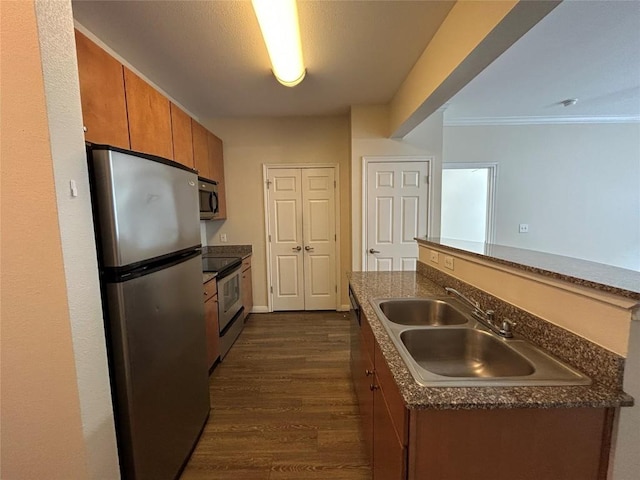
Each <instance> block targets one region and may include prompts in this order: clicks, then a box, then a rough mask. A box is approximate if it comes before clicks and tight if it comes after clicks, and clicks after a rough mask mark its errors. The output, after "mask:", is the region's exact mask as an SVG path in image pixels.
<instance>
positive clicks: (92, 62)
mask: <svg viewBox="0 0 640 480" xmlns="http://www.w3.org/2000/svg"><path fill="white" fill-rule="evenodd" d="M75 35H76V51H77V55H78V76H79V79H80V100H81V102H82V120H83V123H84V126H85V127H86V129H87V131H86V133H85V135H84V138H85V140H86V141H88V142H92V143H104V144H107V145H113V146H114V147H120V148H126V149H128V148H130V144H129V124H128V121H127V105H126V101H125V96H124V77H123V75H124V74H123V67H122V64H121V63H120V62H118V61H117V60H116V59H115V58H113V57H112V56H111V55H109V54H108V53H107V52H105V51H104V50H102V49H101V48H100V47H98V46H97V45H96V44H95V43H93V42H92V41H91V40H89V39H88V38H87V37H85V36H84V35H83V34H82V33H80V32H78V31H77V30H76V31H75Z"/></svg>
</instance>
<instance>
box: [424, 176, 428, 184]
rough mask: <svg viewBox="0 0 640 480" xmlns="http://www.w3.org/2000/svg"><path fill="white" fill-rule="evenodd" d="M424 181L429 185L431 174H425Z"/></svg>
mask: <svg viewBox="0 0 640 480" xmlns="http://www.w3.org/2000/svg"><path fill="white" fill-rule="evenodd" d="M424 183H426V184H427V185H429V175H425V176H424Z"/></svg>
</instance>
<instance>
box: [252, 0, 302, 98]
mask: <svg viewBox="0 0 640 480" xmlns="http://www.w3.org/2000/svg"><path fill="white" fill-rule="evenodd" d="M251 3H252V4H253V10H254V11H255V12H256V17H258V23H259V24H260V30H262V37H263V38H264V43H265V44H266V45H267V51H268V52H269V58H270V59H271V66H272V68H273V74H274V75H275V77H276V79H277V80H278V81H279V82H280V83H281V84H283V85H285V86H287V87H295V86H296V85H298V84H299V83H300V82H301V81H302V80H303V79H304V76H305V74H306V71H305V68H304V63H303V61H302V43H301V42H300V27H299V25H298V8H297V6H296V1H295V0H251Z"/></svg>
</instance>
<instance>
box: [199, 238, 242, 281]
mask: <svg viewBox="0 0 640 480" xmlns="http://www.w3.org/2000/svg"><path fill="white" fill-rule="evenodd" d="M252 253H253V246H252V245H212V246H210V247H207V246H204V247H202V256H203V257H240V258H242V259H243V260H244V259H245V258H247V257H248V256H249V255H251V254H252ZM216 275H217V274H215V273H209V272H204V273H203V274H202V283H207V282H208V281H209V280H211V279H213V278H215V277H216Z"/></svg>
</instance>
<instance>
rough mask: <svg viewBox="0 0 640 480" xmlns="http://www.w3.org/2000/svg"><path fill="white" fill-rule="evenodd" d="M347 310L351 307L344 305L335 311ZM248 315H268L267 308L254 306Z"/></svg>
mask: <svg viewBox="0 0 640 480" xmlns="http://www.w3.org/2000/svg"><path fill="white" fill-rule="evenodd" d="M349 310H351V306H350V305H349V304H348V303H347V304H346V305H340V307H338V309H337V311H338V312H348V311H349ZM249 313H269V307H267V306H266V305H264V306H263V305H254V306H253V308H252V309H251V312H249Z"/></svg>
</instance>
